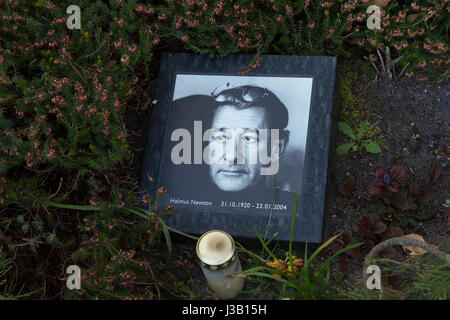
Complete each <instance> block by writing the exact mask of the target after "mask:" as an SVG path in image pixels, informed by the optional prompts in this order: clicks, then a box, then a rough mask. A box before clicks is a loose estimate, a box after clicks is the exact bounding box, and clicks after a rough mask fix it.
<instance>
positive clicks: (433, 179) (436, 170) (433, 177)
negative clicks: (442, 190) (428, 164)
mask: <svg viewBox="0 0 450 320" xmlns="http://www.w3.org/2000/svg"><path fill="white" fill-rule="evenodd" d="M440 175H441V167H440V166H439V165H438V164H435V165H434V166H433V167H432V168H431V174H430V183H431V184H436V183H437V182H438V179H439V176H440Z"/></svg>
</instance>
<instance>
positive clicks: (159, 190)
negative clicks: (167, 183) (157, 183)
mask: <svg viewBox="0 0 450 320" xmlns="http://www.w3.org/2000/svg"><path fill="white" fill-rule="evenodd" d="M166 192H167V189H166V188H165V187H160V188H159V189H158V190H156V195H157V196H162V195H163V194H164V193H166Z"/></svg>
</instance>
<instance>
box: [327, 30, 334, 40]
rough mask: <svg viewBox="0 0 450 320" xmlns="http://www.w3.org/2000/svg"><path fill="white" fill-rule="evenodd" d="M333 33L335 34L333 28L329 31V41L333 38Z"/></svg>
mask: <svg viewBox="0 0 450 320" xmlns="http://www.w3.org/2000/svg"><path fill="white" fill-rule="evenodd" d="M333 33H334V29H333V28H331V29H330V31H328V35H327V39H330V38H331V36H332V35H333Z"/></svg>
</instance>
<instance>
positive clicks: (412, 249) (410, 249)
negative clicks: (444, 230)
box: [402, 233, 428, 256]
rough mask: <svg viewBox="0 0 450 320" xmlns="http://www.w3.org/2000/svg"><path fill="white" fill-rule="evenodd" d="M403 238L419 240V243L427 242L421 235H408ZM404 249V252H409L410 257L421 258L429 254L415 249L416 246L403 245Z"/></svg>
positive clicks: (423, 250)
mask: <svg viewBox="0 0 450 320" xmlns="http://www.w3.org/2000/svg"><path fill="white" fill-rule="evenodd" d="M403 238H409V239H414V240H419V241H423V242H425V239H424V238H423V237H422V236H421V235H419V234H415V233H411V234H407V235H405V236H403ZM402 247H403V249H404V250H408V255H410V256H421V255H423V254H425V253H427V252H428V251H427V250H425V249H422V248H418V247H414V246H404V245H402Z"/></svg>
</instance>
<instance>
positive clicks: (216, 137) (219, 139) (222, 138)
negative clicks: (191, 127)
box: [211, 134, 226, 142]
mask: <svg viewBox="0 0 450 320" xmlns="http://www.w3.org/2000/svg"><path fill="white" fill-rule="evenodd" d="M225 139H226V137H225V136H224V135H223V134H218V135H213V136H212V137H211V140H212V141H217V142H223V141H225Z"/></svg>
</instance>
